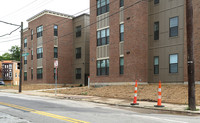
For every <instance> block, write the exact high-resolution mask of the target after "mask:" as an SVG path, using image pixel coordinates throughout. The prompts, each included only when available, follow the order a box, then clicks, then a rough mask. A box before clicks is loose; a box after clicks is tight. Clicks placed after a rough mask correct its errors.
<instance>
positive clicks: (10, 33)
mask: <svg viewBox="0 0 200 123" xmlns="http://www.w3.org/2000/svg"><path fill="white" fill-rule="evenodd" d="M19 28H21V26H20V27H18V28H17V29H14V30H13V31H11V32H10V33H7V34H4V35H1V36H0V37H4V36H7V35H11V34H12V33H13V32H15V31H17V30H18V29H19Z"/></svg>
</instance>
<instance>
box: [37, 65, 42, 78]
mask: <svg viewBox="0 0 200 123" xmlns="http://www.w3.org/2000/svg"><path fill="white" fill-rule="evenodd" d="M42 77H43V69H42V68H38V69H37V79H42Z"/></svg>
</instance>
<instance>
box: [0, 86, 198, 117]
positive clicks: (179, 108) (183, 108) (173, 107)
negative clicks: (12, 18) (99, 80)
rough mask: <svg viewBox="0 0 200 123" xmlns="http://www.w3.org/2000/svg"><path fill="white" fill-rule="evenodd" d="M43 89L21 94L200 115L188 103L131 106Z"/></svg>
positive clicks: (117, 100) (127, 101)
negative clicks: (189, 107) (191, 109)
mask: <svg viewBox="0 0 200 123" xmlns="http://www.w3.org/2000/svg"><path fill="white" fill-rule="evenodd" d="M43 91H45V90H33V91H23V92H22V93H21V94H25V95H32V96H43V97H52V98H58V99H69V100H77V101H88V102H94V103H101V104H108V105H114V106H123V107H133V108H144V109H151V110H159V111H165V112H167V113H177V114H185V115H200V111H190V110H187V107H188V105H178V104H169V103H162V105H164V106H165V107H154V105H157V102H148V101H138V103H139V105H134V106H131V105H130V103H131V102H130V101H129V100H125V99H114V98H105V97H96V96H85V95H65V94H57V95H56V96H55V94H54V93H45V92H43ZM0 92H5V93H16V94H19V93H18V90H12V89H3V90H0ZM197 109H200V106H197Z"/></svg>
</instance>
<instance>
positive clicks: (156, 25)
mask: <svg viewBox="0 0 200 123" xmlns="http://www.w3.org/2000/svg"><path fill="white" fill-rule="evenodd" d="M154 40H159V22H155V23H154Z"/></svg>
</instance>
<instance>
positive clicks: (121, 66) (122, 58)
mask: <svg viewBox="0 0 200 123" xmlns="http://www.w3.org/2000/svg"><path fill="white" fill-rule="evenodd" d="M119 64H120V70H119V71H120V74H124V57H120V61H119Z"/></svg>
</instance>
